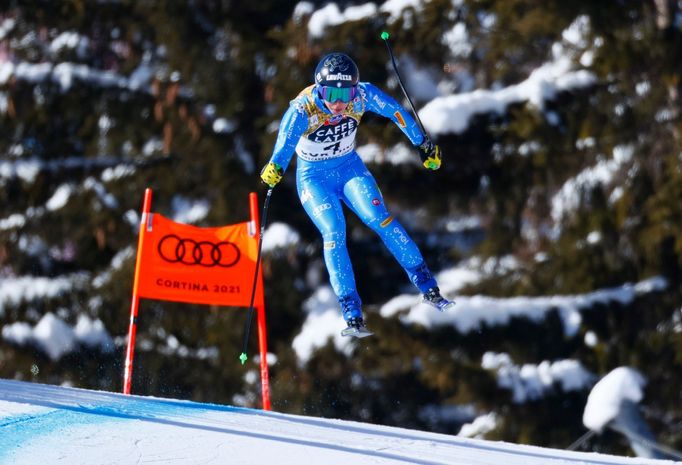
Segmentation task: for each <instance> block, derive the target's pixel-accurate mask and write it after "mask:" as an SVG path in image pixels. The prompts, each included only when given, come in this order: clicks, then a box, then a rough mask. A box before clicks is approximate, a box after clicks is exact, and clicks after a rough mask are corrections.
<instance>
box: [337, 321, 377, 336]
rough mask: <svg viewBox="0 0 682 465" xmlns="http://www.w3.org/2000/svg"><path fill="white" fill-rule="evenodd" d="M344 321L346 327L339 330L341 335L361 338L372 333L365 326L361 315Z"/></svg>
mask: <svg viewBox="0 0 682 465" xmlns="http://www.w3.org/2000/svg"><path fill="white" fill-rule="evenodd" d="M346 323H347V324H348V327H347V328H346V329H344V330H343V331H341V336H353V337H357V338H363V337H367V336H371V335H372V334H374V333H373V332H372V331H370V330H369V329H367V328H366V327H365V322H364V320H363V319H362V317H361V316H359V317H356V318H351V319H350V320H348V321H347V322H346Z"/></svg>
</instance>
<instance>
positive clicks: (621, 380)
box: [583, 367, 646, 432]
mask: <svg viewBox="0 0 682 465" xmlns="http://www.w3.org/2000/svg"><path fill="white" fill-rule="evenodd" d="M644 386H646V380H645V379H644V377H643V376H642V375H641V373H639V372H638V371H637V370H635V369H634V368H630V367H618V368H616V369H615V370H613V371H611V372H610V373H609V374H607V375H606V376H604V377H603V378H602V379H601V380H600V381H599V382H598V383H597V384H596V385H595V386H594V388H592V391H591V392H590V395H589V396H588V398H587V405H586V406H585V411H584V413H583V424H584V425H585V426H586V427H587V428H589V429H591V430H592V431H596V432H601V431H602V430H603V429H604V427H605V426H606V425H607V424H608V423H609V422H610V421H611V420H613V419H614V418H616V416H617V415H618V412H619V411H620V407H621V404H622V402H623V401H624V400H629V401H632V402H634V403H638V402H639V401H641V400H642V398H643V397H644V394H643V389H644Z"/></svg>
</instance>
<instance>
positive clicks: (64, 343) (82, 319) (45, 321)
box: [2, 312, 114, 360]
mask: <svg viewBox="0 0 682 465" xmlns="http://www.w3.org/2000/svg"><path fill="white" fill-rule="evenodd" d="M2 337H3V338H4V339H5V340H6V341H8V342H12V343H14V344H18V345H27V344H31V345H33V346H35V347H37V348H38V349H40V350H42V351H43V352H44V353H45V354H46V355H47V356H48V357H50V359H52V360H59V359H60V358H62V357H63V356H64V355H66V354H68V353H70V352H73V351H74V350H76V349H77V348H78V343H82V344H84V345H85V346H87V347H89V348H91V349H95V348H99V349H101V350H103V351H107V352H108V351H111V350H113V347H114V343H113V340H112V339H111V336H109V333H108V332H107V330H106V329H105V328H104V324H103V323H102V322H101V321H100V320H94V321H93V320H92V319H90V318H89V317H88V316H86V315H79V317H78V322H77V323H76V326H75V327H73V328H72V327H71V326H69V325H68V324H67V323H66V322H64V321H63V320H62V319H60V318H59V317H57V316H55V315H54V314H53V313H52V312H48V313H46V314H45V315H44V316H43V317H42V318H41V319H40V321H39V322H38V324H36V325H35V327H34V328H31V326H30V325H29V324H28V323H24V322H15V323H12V324H9V325H5V326H4V327H3V328H2Z"/></svg>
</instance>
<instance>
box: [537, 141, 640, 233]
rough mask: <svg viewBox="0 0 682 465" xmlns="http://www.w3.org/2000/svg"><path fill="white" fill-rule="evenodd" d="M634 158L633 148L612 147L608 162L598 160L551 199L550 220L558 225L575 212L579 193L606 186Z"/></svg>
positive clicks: (565, 184)
mask: <svg viewBox="0 0 682 465" xmlns="http://www.w3.org/2000/svg"><path fill="white" fill-rule="evenodd" d="M633 156H634V148H633V147H632V146H630V145H620V146H617V147H614V149H613V156H612V158H611V159H608V160H600V161H599V162H598V163H597V164H596V165H595V166H591V167H589V168H587V169H585V170H583V171H582V172H580V173H579V174H578V175H577V176H575V177H573V178H571V179H569V180H567V181H566V182H565V183H564V185H563V186H561V189H559V192H557V193H556V194H555V195H554V197H553V198H552V201H551V204H552V219H553V220H554V222H555V223H559V222H560V221H561V220H562V219H563V218H564V217H565V216H567V215H568V214H569V213H570V212H573V211H575V209H576V208H577V207H578V205H579V203H580V199H581V197H582V195H581V193H583V192H589V191H590V190H591V189H593V188H594V187H595V186H597V185H604V186H606V185H608V184H609V183H611V181H612V180H613V178H614V176H615V175H616V174H617V173H618V172H619V171H620V170H622V169H623V168H624V167H626V166H627V165H628V164H629V163H630V162H631V161H632V158H633Z"/></svg>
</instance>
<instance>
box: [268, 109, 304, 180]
mask: <svg viewBox="0 0 682 465" xmlns="http://www.w3.org/2000/svg"><path fill="white" fill-rule="evenodd" d="M307 119H308V117H307V116H306V114H305V113H304V112H303V111H301V110H300V109H299V108H298V107H297V106H296V105H291V106H289V109H288V110H287V111H286V113H284V116H283V117H282V120H281V121H280V123H279V133H278V134H277V141H276V142H275V148H274V149H273V151H272V157H270V161H269V162H268V164H267V165H265V166H264V167H263V169H262V171H261V180H262V181H263V182H264V183H265V184H267V185H268V186H270V187H275V185H277V183H279V182H280V181H281V180H282V176H283V175H284V172H285V171H286V169H287V167H288V166H289V162H290V161H291V157H292V156H293V155H294V152H295V149H296V144H298V140H299V139H300V138H301V135H303V133H304V132H305V129H306V128H307V127H308V121H307Z"/></svg>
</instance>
